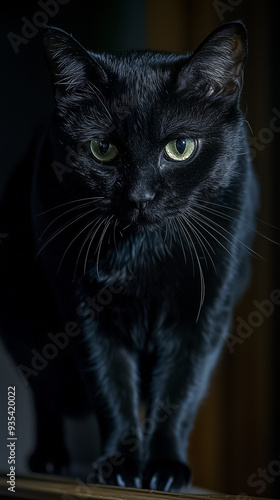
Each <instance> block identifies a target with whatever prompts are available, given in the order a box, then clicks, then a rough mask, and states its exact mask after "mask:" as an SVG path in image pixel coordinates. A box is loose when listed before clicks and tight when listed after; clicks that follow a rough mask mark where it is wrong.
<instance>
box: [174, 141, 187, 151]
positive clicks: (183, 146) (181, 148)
mask: <svg viewBox="0 0 280 500" xmlns="http://www.w3.org/2000/svg"><path fill="white" fill-rule="evenodd" d="M176 148H177V151H178V153H180V155H182V154H183V153H184V151H185V149H186V141H185V139H177V141H176Z"/></svg>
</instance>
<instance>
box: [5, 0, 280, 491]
mask: <svg viewBox="0 0 280 500" xmlns="http://www.w3.org/2000/svg"><path fill="white" fill-rule="evenodd" d="M42 3H43V4H44V3H46V0H42ZM42 3H41V5H42ZM58 4H59V2H58V1H57V5H58ZM41 5H40V2H33V1H29V2H22V3H21V5H20V7H17V5H16V3H14V2H11V3H10V7H8V6H7V5H6V6H5V7H3V6H2V7H1V8H0V33H1V48H0V51H1V54H0V55H1V58H0V61H1V77H0V85H1V91H0V100H1V101H0V113H1V120H0V126H1V134H0V147H1V151H0V158H1V161H0V166H1V171H0V175H1V190H2V189H3V187H4V185H5V183H6V181H7V178H8V176H9V175H10V173H11V172H12V170H13V168H15V167H16V165H17V164H19V163H20V162H21V161H22V159H23V158H24V157H25V155H26V154H27V152H28V150H29V148H30V147H31V142H32V139H33V137H34V135H35V133H36V131H37V130H40V129H43V128H44V127H46V126H47V124H48V121H49V120H50V118H51V115H52V112H53V106H54V105H53V99H52V93H51V88H50V84H49V77H48V72H47V69H46V66H45V62H44V59H43V54H42V49H41V45H40V37H39V35H38V34H36V30H34V33H33V35H34V36H31V35H30V38H29V40H28V43H26V44H24V43H21V44H20V45H19V46H18V53H17V54H16V53H15V51H14V49H13V47H12V45H11V42H10V41H9V39H8V34H9V33H11V32H12V33H15V34H16V35H20V36H22V29H23V26H24V21H23V20H22V17H23V16H24V17H25V18H26V19H28V20H29V21H30V22H32V20H33V19H36V20H37V21H38V20H39V19H40V18H39V17H38V12H42V10H43V9H42V7H41ZM34 16H35V17H34ZM36 16H37V17H36ZM236 19H241V20H243V21H244V23H245V24H246V26H247V29H248V35H249V57H248V62H247V66H246V71H245V80H244V92H243V98H242V107H243V110H244V112H245V114H246V118H247V120H248V123H249V124H250V128H251V131H252V135H253V137H254V138H255V139H253V140H255V141H257V143H256V144H257V146H256V147H254V151H255V152H254V153H253V155H254V164H255V168H256V172H257V175H258V177H259V181H260V185H261V209H260V213H259V215H258V217H259V219H260V221H259V223H258V230H259V232H260V233H261V234H262V235H263V236H260V235H258V236H257V237H256V241H255V247H254V249H255V251H256V252H257V253H258V254H259V255H260V257H256V258H254V259H253V273H252V280H251V285H250V288H249V290H248V292H247V293H246V295H245V297H244V299H243V300H242V303H240V305H239V306H238V308H237V310H236V313H235V315H234V318H235V319H234V322H233V328H232V334H233V335H235V336H236V337H237V338H238V342H237V343H235V344H234V345H233V344H232V343H231V344H229V343H226V344H225V348H224V352H223V355H222V357H221V361H220V363H219V366H218V368H217V369H216V371H215V374H214V376H213V380H212V383H211V385H210V388H209V391H208V395H207V397H206V399H205V401H204V402H203V404H202V406H201V409H200V412H199V415H198V418H197V421H196V425H195V428H194V431H193V434H192V438H191V443H190V449H189V456H190V462H191V465H192V467H193V471H194V482H195V484H196V485H199V486H201V487H205V488H208V489H212V490H216V491H220V492H224V493H227V494H242V495H243V496H245V494H248V495H252V496H258V495H260V496H265V497H272V498H280V432H279V416H280V411H279V363H280V359H279V358H280V356H279V343H280V342H279V321H280V305H275V306H274V311H273V312H272V313H271V315H270V316H265V314H263V315H261V317H260V316H258V318H259V322H257V320H256V316H255V322H256V325H257V326H255V327H254V328H253V331H252V332H251V334H250V335H249V336H248V338H246V339H241V338H240V336H239V337H238V334H237V333H238V331H237V327H238V320H237V318H238V317H241V318H242V319H243V320H244V321H247V322H248V320H249V318H251V321H252V319H253V316H252V313H253V312H254V311H256V310H257V307H256V305H255V303H254V301H258V303H261V302H263V301H264V300H270V294H271V292H272V291H273V290H275V289H280V271H279V265H278V262H279V244H278V245H277V244H276V243H273V242H271V241H270V239H272V240H276V241H277V242H280V231H279V229H276V228H277V227H278V228H279V227H280V223H279V220H278V219H279V216H278V214H279V208H278V201H279V198H280V187H279V186H280V183H279V160H278V158H279V157H280V142H279V135H280V131H279V132H275V131H273V130H272V123H274V122H272V120H273V118H274V117H276V116H277V113H278V117H277V121H276V122H275V124H276V125H277V127H278V129H279V128H280V118H279V116H280V95H279V94H280V92H279V89H280V71H279V55H280V54H279V46H280V42H279V2H278V3H277V1H276V0H275V1H273V0H265V1H254V0H224V1H221V0H219V1H215V0H213V1H212V0H172V1H171V0H146V1H145V0H123V1H119V0H102V1H100V0H91V1H86V0H79V1H76V0H69V1H68V2H67V1H65V0H64V5H62V4H59V8H58V12H57V14H56V15H55V16H53V17H51V16H48V21H47V22H48V23H49V24H52V25H54V26H57V27H60V28H62V29H65V30H66V31H68V32H71V33H72V34H73V35H74V36H75V37H76V38H78V40H79V41H80V42H81V43H82V44H83V45H84V46H86V47H87V48H90V49H92V50H109V51H117V50H122V49H130V48H134V49H135V48H136V49H141V48H151V49H161V50H169V51H175V52H188V51H192V50H193V49H194V48H195V47H196V46H197V45H198V44H199V43H200V42H201V41H202V40H203V39H204V38H205V37H206V36H207V35H208V33H209V32H210V31H211V30H213V29H215V28H216V27H217V26H219V25H220V24H221V23H222V22H226V21H230V20H236ZM31 33H32V32H31ZM248 131H249V127H248ZM275 227H276V228H275ZM0 234H1V239H0V244H2V245H3V244H5V238H6V237H8V236H5V235H2V233H1V228H0ZM19 250H20V249H19ZM0 286H1V285H0ZM19 300H20V298H19ZM230 346H231V347H230ZM0 363H1V368H0V377H1V378H0V380H1V383H0V384H1V391H0V413H1V422H2V421H4V422H5V420H6V396H7V385H13V384H14V383H16V385H17V405H18V412H19V413H18V414H17V424H18V427H17V429H18V432H19V434H18V435H19V441H18V447H17V453H18V455H17V458H18V467H19V469H18V470H19V471H21V470H22V471H25V470H26V469H25V465H24V462H25V459H26V454H27V453H28V452H29V451H30V449H31V448H32V443H33V437H34V427H33V425H34V424H33V420H31V413H30V412H31V410H30V407H31V408H32V401H31V399H30V394H29V392H28V390H27V389H26V388H25V387H24V386H23V384H22V382H21V381H20V380H19V379H18V377H17V374H16V372H13V368H12V364H11V362H10V360H9V356H7V355H6V354H5V353H4V351H3V350H2V352H1V360H0ZM2 417H3V420H2ZM4 428H5V426H4ZM3 432H4V434H3ZM0 434H1V436H0V437H1V440H0V468H1V469H2V470H4V469H5V467H6V461H7V459H6V442H5V437H6V433H5V430H4V431H3V428H2V423H1V430H0Z"/></svg>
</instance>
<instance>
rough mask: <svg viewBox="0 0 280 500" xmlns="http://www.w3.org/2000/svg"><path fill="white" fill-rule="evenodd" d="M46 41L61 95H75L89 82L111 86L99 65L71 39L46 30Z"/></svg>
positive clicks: (56, 29) (55, 31)
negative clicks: (73, 93)
mask: <svg viewBox="0 0 280 500" xmlns="http://www.w3.org/2000/svg"><path fill="white" fill-rule="evenodd" d="M42 40H43V46H44V50H45V54H46V57H47V61H48V66H49V69H50V72H51V76H52V79H53V82H54V84H55V85H56V91H57V92H58V93H59V94H64V93H69V92H71V93H72V92H73V91H74V92H75V90H77V91H78V90H79V89H82V88H83V87H86V86H87V84H88V82H89V81H94V82H96V83H97V82H100V84H102V85H104V84H106V82H107V79H108V77H107V74H106V72H105V70H104V69H103V68H102V67H101V66H100V64H99V62H98V61H97V60H96V59H95V58H94V57H93V56H91V55H90V54H89V53H88V52H87V51H86V49H84V47H83V46H82V45H81V44H80V43H79V42H77V40H75V39H74V38H73V37H72V36H71V35H69V34H68V33H66V32H65V31H63V30H61V29H59V28H53V27H46V28H44V29H43V30H42Z"/></svg>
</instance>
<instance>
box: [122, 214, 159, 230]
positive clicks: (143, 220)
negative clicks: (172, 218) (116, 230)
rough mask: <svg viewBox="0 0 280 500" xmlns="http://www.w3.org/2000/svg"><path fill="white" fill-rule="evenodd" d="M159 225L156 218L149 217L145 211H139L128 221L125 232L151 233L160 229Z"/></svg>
mask: <svg viewBox="0 0 280 500" xmlns="http://www.w3.org/2000/svg"><path fill="white" fill-rule="evenodd" d="M159 223H160V222H159V221H158V220H156V218H155V216H151V215H148V214H147V213H146V212H145V211H141V210H137V211H135V212H134V213H133V214H132V215H131V216H130V217H129V219H127V223H126V225H125V227H124V230H131V231H134V232H151V231H155V230H156V229H157V228H158V227H159Z"/></svg>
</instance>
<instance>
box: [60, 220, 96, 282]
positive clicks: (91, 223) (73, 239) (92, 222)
mask: <svg viewBox="0 0 280 500" xmlns="http://www.w3.org/2000/svg"><path fill="white" fill-rule="evenodd" d="M99 219H100V218H99ZM95 220H96V219H94V220H93V221H91V222H90V223H89V224H87V225H86V226H85V227H83V229H82V230H81V231H79V232H78V233H77V234H76V236H75V237H74V238H72V240H71V241H70V243H69V245H68V246H67V248H66V250H65V251H64V253H63V255H62V258H61V260H60V263H59V266H58V268H57V274H58V273H59V270H60V268H61V265H62V262H63V260H64V258H65V256H66V254H67V252H68V250H69V249H70V247H71V246H72V245H73V243H74V242H75V241H76V240H77V239H78V238H79V236H80V235H81V234H82V233H83V232H84V231H86V230H87V229H88V228H89V227H91V226H92V225H93V224H94V222H95ZM83 246H84V245H82V248H81V250H80V252H79V254H78V259H79V257H80V254H81V251H82V249H83ZM76 269H77V261H76V265H75V272H74V281H75V277H76Z"/></svg>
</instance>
